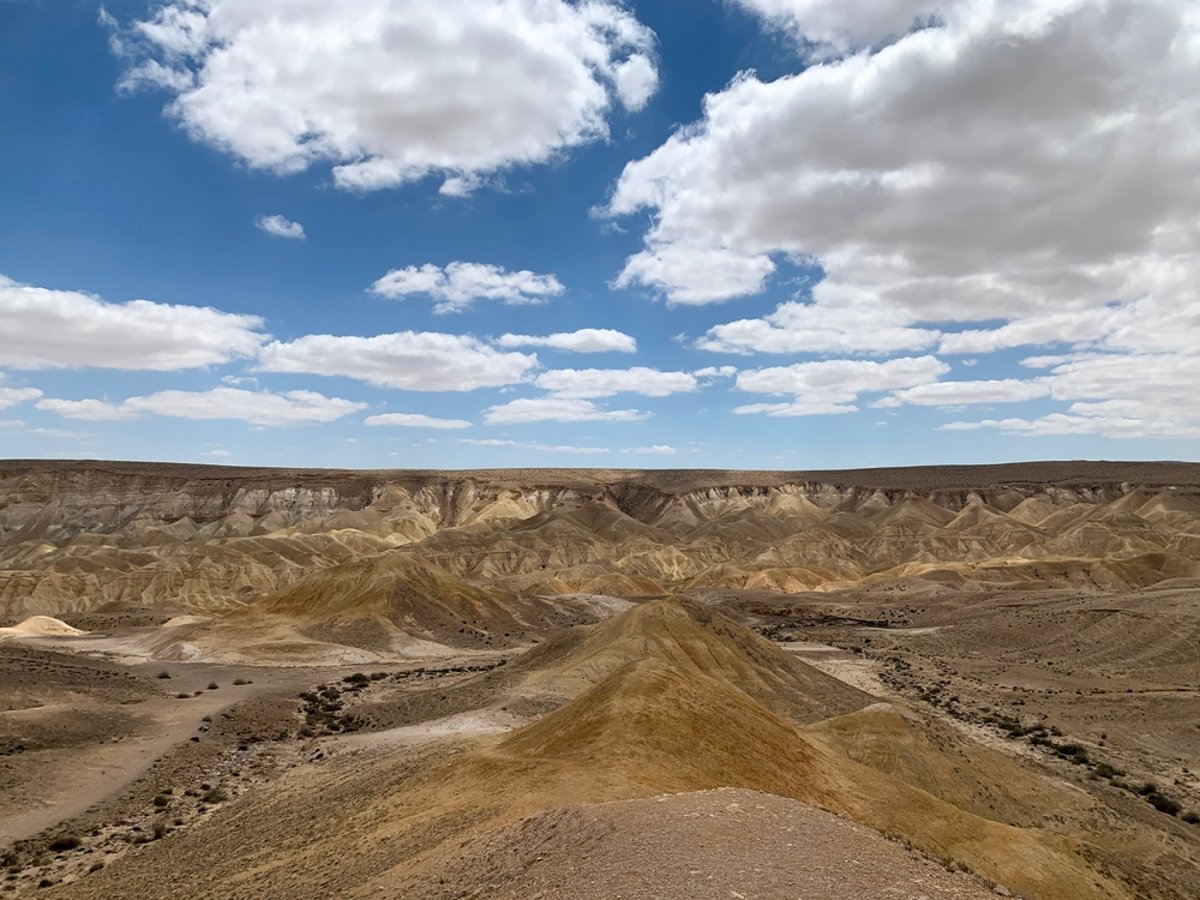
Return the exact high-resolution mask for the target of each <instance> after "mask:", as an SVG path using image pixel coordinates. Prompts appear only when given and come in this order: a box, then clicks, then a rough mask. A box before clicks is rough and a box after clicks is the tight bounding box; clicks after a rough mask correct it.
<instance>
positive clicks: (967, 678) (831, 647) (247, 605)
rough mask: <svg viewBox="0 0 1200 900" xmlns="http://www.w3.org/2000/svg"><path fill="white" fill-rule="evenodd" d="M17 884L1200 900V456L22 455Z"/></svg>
mask: <svg viewBox="0 0 1200 900" xmlns="http://www.w3.org/2000/svg"><path fill="white" fill-rule="evenodd" d="M0 855H2V856H3V870H2V871H0V896H24V895H32V896H47V897H63V898H156V897H178V898H260V897H281V898H282V897H287V898H324V897H348V898H352V897H372V898H431V900H432V898H444V900H450V898H467V897H478V898H491V897H498V898H513V900H517V898H546V900H549V898H569V900H599V898H624V900H639V898H679V900H682V898H705V900H707V898H714V900H715V898H743V900H750V898H793V900H794V898H806V900H809V898H855V900H860V898H876V897H878V898H912V900H917V898H925V900H940V898H983V897H988V896H996V895H1002V896H1017V897H1026V898H1106V900H1116V898H1142V897H1146V898H1172V900H1194V898H1196V897H1200V464H1189V463H1167V462H1164V463H1110V462H1045V463H1018V464H1011V465H996V466H964V467H929V468H909V469H874V470H854V471H827V472H733V471H730V472H726V471H692V470H661V471H634V470H584V469H561V470H547V469H542V470H539V469H527V470H512V469H509V470H494V471H487V470H472V471H461V472H436V471H410V470H397V471H362V470H353V471H351V470H347V471H333V470H285V469H250V468H234V467H215V466H192V465H171V464H152V463H115V462H77V461H70V462H67V461H61V462H59V461H6V462H0Z"/></svg>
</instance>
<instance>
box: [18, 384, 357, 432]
mask: <svg viewBox="0 0 1200 900" xmlns="http://www.w3.org/2000/svg"><path fill="white" fill-rule="evenodd" d="M366 406H367V404H365V403H356V402H354V401H352V400H343V399H341V398H338V397H326V396H325V395H324V394H318V393H316V392H315V391H286V392H285V393H282V394H273V393H271V392H270V391H244V390H241V389H240V388H229V387H221V388H214V389H213V390H210V391H158V392H157V393H154V394H148V395H146V396H143V397H130V398H128V399H127V400H123V401H121V402H120V403H109V402H107V401H104V400H55V399H46V400H41V401H39V402H38V404H37V407H38V408H39V409H44V410H48V411H50V412H55V413H58V414H59V415H61V416H65V417H66V418H69V419H90V420H104V419H114V420H120V419H132V418H136V417H138V416H140V415H143V414H146V413H150V414H153V415H159V416H175V417H178V418H182V419H234V420H239V421H243V422H249V423H250V424H251V425H264V426H269V425H296V424H303V423H310V422H333V421H335V420H336V419H340V418H342V417H343V416H346V415H349V414H350V413H352V412H357V411H358V410H360V409H366Z"/></svg>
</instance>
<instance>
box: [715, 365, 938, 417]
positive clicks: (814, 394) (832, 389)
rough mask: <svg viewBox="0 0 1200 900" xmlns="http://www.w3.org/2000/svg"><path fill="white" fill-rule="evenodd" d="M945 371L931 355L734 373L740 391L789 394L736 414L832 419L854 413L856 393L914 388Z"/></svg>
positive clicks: (753, 405) (743, 409)
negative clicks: (825, 417) (783, 398)
mask: <svg viewBox="0 0 1200 900" xmlns="http://www.w3.org/2000/svg"><path fill="white" fill-rule="evenodd" d="M949 371H950V367H949V366H948V365H946V364H945V363H944V362H942V361H941V360H939V359H937V358H936V357H933V356H919V357H900V358H897V359H890V360H887V361H885V362H876V361H874V360H855V359H831V360H822V361H820V362H807V363H796V364H795V365H791V366H775V367H771V368H766V369H753V370H749V371H743V372H740V373H738V376H737V382H736V384H737V387H738V389H739V390H742V391H746V392H749V393H753V394H791V395H792V398H793V399H792V400H790V401H787V402H782V403H753V404H748V405H746V406H739V407H737V408H735V409H734V412H735V413H738V414H741V415H749V414H754V413H765V414H767V415H771V416H809V415H837V414H843V413H851V412H856V411H857V410H858V407H857V406H856V405H855V402H856V401H857V399H858V397H859V395H860V394H864V393H873V392H879V391H891V390H897V389H901V388H910V387H916V386H917V385H923V384H928V383H930V382H933V381H936V380H937V379H938V378H939V377H940V376H942V375H944V374H946V373H947V372H949Z"/></svg>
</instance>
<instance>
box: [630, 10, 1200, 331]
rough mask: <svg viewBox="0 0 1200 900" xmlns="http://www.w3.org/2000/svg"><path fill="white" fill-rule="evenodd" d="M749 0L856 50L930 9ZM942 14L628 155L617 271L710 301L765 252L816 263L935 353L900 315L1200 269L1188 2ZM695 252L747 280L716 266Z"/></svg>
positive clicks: (747, 279) (1137, 292) (718, 105)
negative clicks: (634, 247) (634, 216)
mask: <svg viewBox="0 0 1200 900" xmlns="http://www.w3.org/2000/svg"><path fill="white" fill-rule="evenodd" d="M747 5H752V6H756V7H758V8H760V9H762V10H764V11H765V12H768V13H773V14H775V15H776V16H782V17H784V18H786V19H787V20H788V21H790V22H792V23H793V26H794V27H796V28H799V29H801V31H802V33H803V34H804V35H806V36H807V37H809V38H813V39H816V40H831V39H836V38H837V36H838V35H839V34H840V35H843V36H845V40H846V41H848V42H849V43H852V44H853V43H859V42H870V41H873V40H876V39H878V38H880V37H881V36H883V35H884V34H887V33H890V32H893V31H903V30H904V28H905V25H904V24H903V23H905V22H906V21H911V19H912V17H913V16H914V15H916V16H919V15H920V14H921V12H922V11H923V10H924V9H925V8H926V5H925V4H920V3H910V2H903V0H886V2H884V3H883V4H882V5H880V4H876V3H871V4H867V3H866V0H854V2H847V3H840V2H839V3H818V2H816V0H811V2H804V0H795V2H784V0H778V2H771V0H764V2H759V0H751V2H749V3H748V4H747ZM867 5H869V6H870V8H871V10H872V15H870V16H867V15H863V14H862V11H863V9H864V8H865V7H866V6H867ZM936 7H937V8H936V12H937V13H938V14H939V15H940V17H941V19H942V24H940V25H938V26H935V27H928V28H924V29H922V30H918V31H914V32H912V33H909V34H906V35H904V36H903V37H901V38H899V39H898V40H896V41H894V42H893V43H891V44H890V45H889V46H887V47H885V48H883V49H879V50H877V51H873V50H869V49H868V50H863V51H861V52H856V53H854V54H852V55H848V56H845V57H843V58H840V59H834V60H830V61H828V62H824V63H820V64H816V65H812V66H809V67H808V68H806V69H804V70H803V71H801V72H799V73H798V74H794V75H788V76H785V77H781V78H779V79H777V80H775V81H772V82H763V81H761V80H760V79H759V78H758V77H757V76H756V75H754V74H753V73H746V74H743V75H741V76H739V77H737V78H736V79H735V80H734V81H733V82H732V83H731V84H730V85H729V86H728V87H726V88H725V89H724V90H722V91H719V92H717V93H714V94H710V95H709V96H708V97H706V98H705V102H704V114H703V117H702V119H701V120H700V121H699V122H697V123H695V124H693V125H690V126H687V127H684V128H681V129H680V130H679V131H677V132H676V133H675V134H674V135H673V136H672V137H671V138H670V139H668V140H667V141H666V142H665V143H664V144H663V145H662V146H660V147H659V148H658V149H657V150H655V151H654V152H653V153H651V154H650V155H649V156H647V157H645V158H644V159H640V160H636V161H634V162H631V163H630V164H628V165H627V166H626V168H625V170H624V172H623V173H622V175H621V177H620V179H619V181H618V183H617V185H616V189H615V191H614V194H613V197H612V201H611V203H610V204H609V207H608V212H609V213H610V214H611V215H615V216H621V215H627V214H630V213H633V212H636V211H639V210H648V211H649V212H650V213H651V223H652V224H651V225H650V227H649V230H648V231H647V232H646V235H645V249H644V250H643V251H642V252H640V253H638V254H636V255H634V256H632V257H631V258H630V259H629V261H628V263H627V265H626V267H625V269H624V271H623V272H622V274H621V275H620V276H619V278H618V284H630V283H633V282H640V283H643V284H646V285H649V286H651V287H654V288H656V289H659V290H661V291H663V292H664V293H665V294H666V295H667V297H668V299H672V300H674V301H675V302H700V301H715V300H721V299H726V298H729V297H734V296H739V295H741V294H745V293H750V292H753V291H755V290H757V289H758V287H759V286H760V285H761V284H762V283H763V280H764V278H765V277H766V275H767V274H769V272H770V270H771V267H772V266H773V264H774V260H775V259H778V258H782V257H787V258H794V259H800V260H805V261H808V260H815V261H816V262H817V263H818V264H819V265H820V266H821V267H822V268H823V270H824V271H825V273H826V277H827V281H828V282H829V283H830V285H832V286H833V287H834V288H836V289H837V291H839V292H840V291H844V292H845V293H846V295H847V296H851V297H859V298H860V301H859V302H862V300H861V298H863V297H869V298H871V305H872V306H873V307H875V308H878V309H880V310H891V311H892V318H891V320H885V321H887V322H888V324H889V327H891V328H899V329H901V331H900V333H899V334H893V335H892V338H891V339H890V340H889V341H888V344H889V345H890V347H891V349H893V350H898V349H913V348H915V347H918V346H924V344H923V343H919V341H924V340H926V338H927V335H916V334H909V335H905V334H904V332H903V329H905V328H906V327H907V326H908V325H909V324H910V323H914V322H942V321H947V322H971V321H984V320H988V319H1002V320H1011V319H1016V318H1020V317H1022V316H1026V315H1037V314H1042V313H1044V312H1046V311H1047V310H1055V311H1059V312H1078V311H1085V310H1091V309H1096V308H1098V307H1101V306H1103V305H1105V304H1107V303H1110V302H1112V301H1114V300H1115V301H1122V302H1131V301H1133V300H1134V299H1136V298H1139V297H1143V296H1145V295H1146V294H1147V293H1148V292H1153V291H1159V290H1167V291H1172V290H1177V289H1178V286H1179V285H1181V284H1182V285H1186V284H1189V283H1190V284H1195V283H1197V282H1198V281H1200V255H1198V254H1196V253H1195V247H1196V245H1197V239H1198V232H1197V227H1198V226H1197V222H1196V217H1195V210H1196V209H1197V208H1200V144H1197V142H1196V141H1195V140H1194V135H1195V133H1196V129H1197V125H1198V115H1200V113H1198V110H1197V104H1196V99H1195V90H1194V85H1195V84H1196V83H1197V82H1198V81H1200V17H1197V16H1196V14H1195V4H1194V3H1192V2H1191V0H1097V2H1087V3H1083V2H1076V0H1054V2H1034V0H1012V2H1006V3H995V2H992V0H948V2H939V3H937V4H936ZM864 29H865V30H864ZM707 259H714V260H718V261H721V263H722V265H721V266H720V268H722V269H729V270H730V271H731V272H738V273H740V274H739V275H736V276H735V275H730V276H728V277H722V276H721V275H720V274H719V273H718V275H717V276H716V277H714V278H710V274H709V273H708V272H707V271H706V270H705V260H707ZM726 262H728V263H729V265H728V266H726V265H724V263H726ZM1181 270H1182V271H1183V272H1186V273H1187V276H1188V277H1187V278H1183V279H1181V278H1179V277H1176V276H1177V274H1178V273H1179V272H1180V271H1181ZM1172 299H1175V300H1176V302H1178V299H1179V298H1178V296H1177V295H1175V294H1168V295H1166V296H1165V297H1164V300H1165V301H1166V303H1164V305H1163V306H1162V307H1160V308H1166V307H1169V306H1170V300H1172ZM1188 302H1189V303H1191V302H1193V301H1192V300H1190V299H1189V301H1188ZM845 305H846V301H845V300H839V301H838V302H837V303H836V304H835V303H821V302H820V301H818V306H822V307H824V308H828V309H834V308H838V309H840V308H842V307H844V306H845ZM768 325H774V326H775V327H777V328H781V329H782V330H785V331H786V330H787V328H786V327H785V326H781V325H779V324H778V323H774V322H769V323H768ZM757 327H758V328H759V329H760V331H764V329H763V328H762V326H757ZM804 330H805V329H801V331H802V336H801V338H800V339H799V343H800V345H802V346H803V345H806V344H811V343H812V341H811V340H810V338H809V337H807V336H804V335H803V332H804ZM765 333H766V336H767V337H768V338H770V339H771V340H774V341H776V342H778V343H779V344H780V345H782V346H787V341H788V337H787V335H781V334H775V333H773V332H772V331H770V330H765ZM733 337H734V338H736V337H737V334H736V333H734V335H733ZM710 339H716V340H718V341H720V340H721V339H722V335H721V333H719V332H718V333H717V334H716V335H713V336H710ZM844 339H845V338H844V336H843V337H842V338H839V340H844ZM863 340H864V342H867V341H866V339H865V338H864V339H863ZM963 340H964V341H965V339H963ZM734 343H735V344H736V343H737V342H736V340H735V342H734ZM842 346H844V345H842ZM882 348H883V347H882V345H881V349H882ZM868 349H874V348H870V347H868Z"/></svg>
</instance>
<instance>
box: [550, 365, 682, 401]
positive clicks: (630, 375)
mask: <svg viewBox="0 0 1200 900" xmlns="http://www.w3.org/2000/svg"><path fill="white" fill-rule="evenodd" d="M534 384H536V385H537V386H538V387H540V388H542V389H543V390H547V391H550V392H552V393H553V394H555V395H556V396H558V397H583V398H589V399H594V398H597V397H612V396H613V395H614V394H623V393H628V394H641V395H642V396H644V397H667V396H669V395H671V394H686V393H690V392H692V391H694V390H696V389H697V388H698V387H699V386H700V384H699V382H698V381H697V380H696V376H695V375H692V374H691V373H690V372H662V371H659V370H658V369H650V368H647V367H646V366H634V367H632V368H629V369H553V370H551V371H549V372H545V373H543V374H541V375H539V376H538V377H537V378H536V379H535V381H534Z"/></svg>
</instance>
